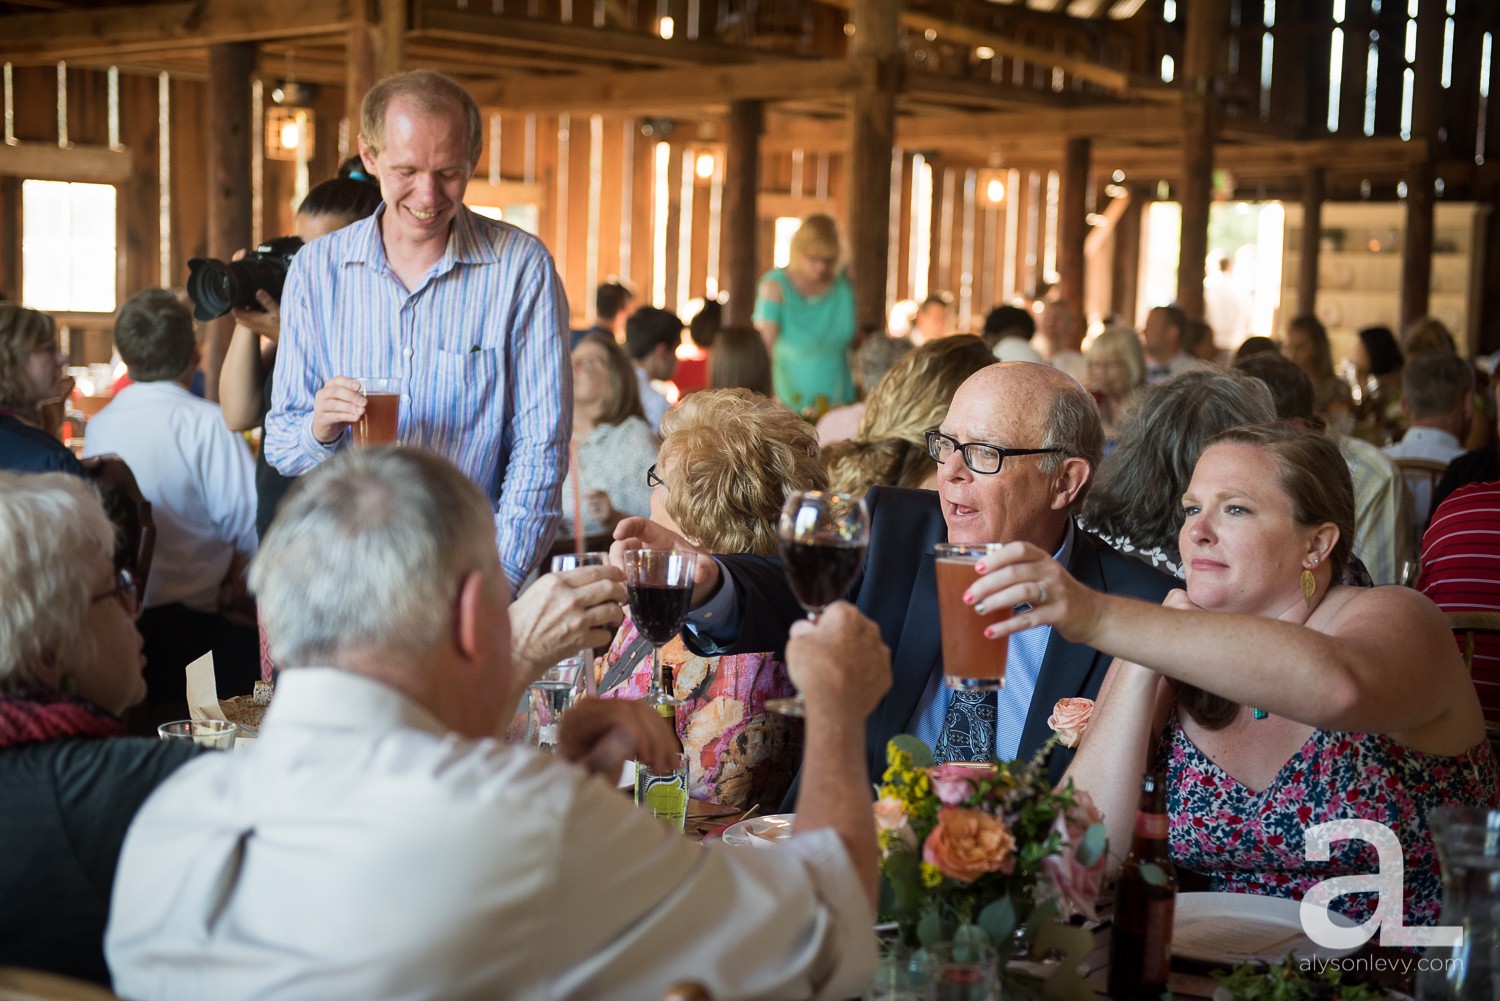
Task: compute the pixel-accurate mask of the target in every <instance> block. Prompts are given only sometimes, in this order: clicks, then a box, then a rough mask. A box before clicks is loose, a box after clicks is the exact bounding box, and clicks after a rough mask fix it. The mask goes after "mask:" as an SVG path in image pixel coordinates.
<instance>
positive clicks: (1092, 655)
mask: <svg viewBox="0 0 1500 1001" xmlns="http://www.w3.org/2000/svg"><path fill="white" fill-rule="evenodd" d="M865 504H866V506H867V507H868V508H869V511H870V548H869V552H868V555H867V556H866V558H865V566H864V570H863V571H862V572H861V574H860V576H859V578H858V579H857V580H856V581H855V582H854V586H853V588H852V590H851V592H850V593H851V600H852V601H853V602H854V604H855V605H856V607H858V608H859V610H860V611H861V612H863V613H864V614H865V615H867V616H869V617H870V618H871V619H873V620H874V621H875V623H876V624H877V625H878V626H879V627H880V636H881V639H883V640H884V641H885V645H886V646H888V647H890V650H891V690H890V691H889V692H888V693H887V694H886V696H885V698H883V699H882V700H881V701H880V704H879V705H877V706H876V707H875V710H874V712H872V713H871V714H870V718H869V720H868V721H867V723H866V726H865V754H866V763H867V765H868V767H869V770H870V779H871V781H872V782H874V781H878V780H879V778H880V776H881V774H882V773H883V772H884V771H885V747H886V742H887V741H889V740H890V738H891V737H894V736H895V735H896V734H898V733H910V732H911V731H912V729H913V727H914V726H915V723H916V720H915V716H916V709H917V702H918V701H919V700H920V699H921V697H922V692H923V691H924V690H925V689H926V688H927V683H928V680H929V679H930V678H931V677H932V673H933V671H936V670H941V669H942V637H941V634H940V632H939V625H938V603H937V576H936V569H935V561H934V558H933V555H932V547H933V544H934V543H937V542H943V541H945V540H946V539H947V537H948V527H947V524H946V523H945V522H944V521H943V512H942V506H941V504H940V502H939V500H938V495H937V494H936V493H934V492H933V491H930V490H905V489H901V488H898V487H875V488H872V489H871V490H870V492H869V494H868V495H866V498H865ZM719 560H720V562H721V563H722V564H723V566H724V568H725V570H726V572H728V573H729V574H730V576H732V577H733V578H734V584H735V588H736V590H737V592H738V595H739V612H740V618H739V622H738V623H735V622H724V623H721V624H719V625H718V626H717V627H716V628H714V629H711V630H706V631H703V632H700V633H699V634H698V637H697V641H695V639H694V637H693V634H692V633H686V634H685V638H686V639H687V641H688V645H689V646H690V647H693V648H694V649H695V650H697V651H698V652H699V653H703V654H716V653H744V652H751V651H758V650H776V651H781V650H782V649H783V648H784V647H785V645H786V637H787V630H788V629H789V628H791V624H792V622H794V621H795V620H796V619H797V618H799V617H800V616H801V615H802V614H803V612H802V609H801V607H800V606H798V604H797V601H796V599H795V598H794V597H793V596H792V593H791V588H790V587H789V585H788V584H787V582H786V578H785V576H784V575H783V574H782V572H781V564H780V563H779V562H778V561H777V560H773V559H766V558H763V557H755V556H721V557H719ZM1067 569H1068V572H1069V573H1071V574H1072V575H1073V576H1074V577H1075V578H1076V579H1077V580H1078V581H1079V582H1080V583H1082V584H1084V585H1086V586H1088V587H1091V588H1093V589H1094V590H1096V591H1103V592H1105V593H1107V594H1116V595H1125V596H1127V597H1132V598H1140V599H1142V600H1144V601H1149V602H1152V603H1154V604H1155V603H1160V602H1161V600H1162V599H1163V598H1164V597H1166V594H1167V592H1168V591H1170V590H1171V589H1172V588H1174V587H1177V586H1179V582H1178V581H1177V580H1176V579H1175V578H1172V577H1169V576H1167V575H1166V574H1164V573H1162V572H1160V571H1159V570H1155V569H1153V568H1151V567H1149V566H1147V565H1146V564H1144V563H1142V562H1140V561H1138V560H1133V559H1131V558H1129V557H1127V556H1123V555H1121V554H1120V553H1118V552H1116V551H1115V550H1113V549H1111V548H1109V547H1108V546H1106V545H1105V544H1104V543H1103V542H1101V541H1099V539H1097V538H1095V537H1094V536H1092V535H1090V534H1088V533H1087V532H1085V531H1083V530H1082V529H1079V530H1077V531H1076V532H1075V533H1074V537H1073V550H1072V556H1071V558H1070V559H1069V561H1068V567H1067ZM1111 660H1113V658H1112V657H1110V656H1109V655H1108V654H1104V653H1100V652H1099V651H1098V650H1095V649H1094V648H1093V647H1088V646H1083V645H1081V644H1078V643H1071V642H1069V641H1068V640H1066V639H1064V638H1063V637H1062V635H1061V634H1060V633H1058V632H1057V631H1056V630H1053V631H1052V634H1051V639H1050V640H1049V641H1048V643H1047V649H1046V652H1045V654H1044V655H1043V657H1042V666H1041V673H1040V674H1039V675H1038V677H1037V683H1036V692H1035V694H1033V695H1032V698H1031V708H1030V711H1029V712H1028V713H1027V715H1026V725H1025V729H1024V730H1023V731H1022V734H1021V745H1020V749H1019V754H1020V756H1021V757H1023V758H1025V757H1029V756H1030V755H1031V754H1033V753H1034V752H1035V751H1036V749H1037V748H1038V747H1040V746H1041V745H1042V744H1043V743H1045V742H1046V741H1047V739H1048V738H1049V737H1050V736H1051V735H1052V731H1051V729H1050V728H1049V727H1048V726H1047V717H1048V716H1050V715H1052V707H1053V705H1054V704H1056V702H1057V700H1058V699H1063V698H1080V697H1081V698H1090V699H1092V698H1095V697H1096V696H1097V695H1098V693H1099V685H1100V683H1101V682H1103V680H1104V675H1105V672H1106V671H1108V670H1109V664H1110V661H1111ZM1072 759H1073V752H1072V751H1071V750H1068V749H1067V748H1062V747H1059V748H1057V749H1056V750H1055V751H1054V752H1053V754H1052V758H1051V760H1050V761H1049V763H1048V765H1049V767H1048V771H1049V774H1051V776H1052V778H1053V779H1054V780H1056V779H1059V778H1061V777H1062V773H1063V772H1064V771H1065V770H1066V768H1067V766H1068V763H1069V762H1070V761H1072ZM795 795H796V790H795V787H794V789H793V792H792V794H791V795H789V796H788V802H790V801H791V799H792V797H794V796H795Z"/></svg>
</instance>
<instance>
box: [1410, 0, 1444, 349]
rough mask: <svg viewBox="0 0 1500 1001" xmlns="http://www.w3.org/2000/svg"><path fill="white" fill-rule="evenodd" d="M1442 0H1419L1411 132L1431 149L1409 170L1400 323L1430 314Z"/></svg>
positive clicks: (1440, 102)
mask: <svg viewBox="0 0 1500 1001" xmlns="http://www.w3.org/2000/svg"><path fill="white" fill-rule="evenodd" d="M1445 13H1446V10H1445V8H1444V5H1443V2H1442V0H1419V3H1418V7H1417V58H1416V62H1415V63H1414V64H1413V67H1412V69H1413V81H1412V121H1411V125H1412V136H1413V137H1414V138H1418V139H1424V140H1426V145H1427V155H1426V157H1424V158H1423V159H1422V161H1421V162H1419V163H1414V164H1412V169H1411V170H1410V171H1409V172H1408V173H1407V175H1406V240H1405V243H1404V245H1403V247H1402V250H1401V325H1402V326H1403V327H1404V326H1406V325H1407V324H1408V323H1411V322H1412V321H1413V320H1416V319H1419V318H1420V317H1423V316H1426V315H1427V311H1428V295H1429V293H1430V291H1431V289H1432V237H1433V217H1432V216H1433V195H1432V180H1433V177H1434V170H1433V163H1434V161H1435V160H1436V158H1437V156H1438V154H1439V152H1440V149H1439V147H1440V146H1441V143H1440V142H1439V136H1440V133H1441V127H1442V117H1443V92H1442V79H1441V74H1442V60H1443V32H1442V25H1443V18H1444V14H1445Z"/></svg>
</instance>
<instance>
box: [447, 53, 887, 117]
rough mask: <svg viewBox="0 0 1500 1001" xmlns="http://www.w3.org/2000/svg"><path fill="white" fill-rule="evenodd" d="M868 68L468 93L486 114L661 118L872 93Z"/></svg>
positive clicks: (618, 76) (685, 73)
mask: <svg viewBox="0 0 1500 1001" xmlns="http://www.w3.org/2000/svg"><path fill="white" fill-rule="evenodd" d="M875 74H876V66H875V63H874V62H873V61H871V60H852V59H842V60H807V61H800V60H782V61H779V62H775V63H767V64H761V65H756V66H717V67H707V66H702V67H694V68H692V69H670V70H641V71H637V72H633V73H604V74H588V75H573V76H562V75H557V76H548V77H529V78H521V79H516V80H510V81H498V82H494V83H477V84H474V85H472V86H471V88H470V90H471V92H472V93H473V94H474V98H475V100H477V101H478V102H479V103H480V104H481V105H484V106H486V107H501V108H515V109H517V110H526V111H542V112H547V111H570V110H589V111H611V112H622V111H636V112H642V113H644V112H653V111H664V110H667V109H671V108H677V107H702V106H705V105H717V104H725V103H728V102H729V101H739V100H777V99H779V98H788V97H801V96H803V95H805V94H808V93H816V94H820V95H827V96H829V97H833V98H837V97H839V96H841V95H848V94H851V93H857V92H859V91H862V90H865V89H867V88H869V87H872V86H874V83H875Z"/></svg>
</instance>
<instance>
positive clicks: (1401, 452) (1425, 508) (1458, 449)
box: [1381, 427, 1464, 528]
mask: <svg viewBox="0 0 1500 1001" xmlns="http://www.w3.org/2000/svg"><path fill="white" fill-rule="evenodd" d="M1381 451H1383V452H1385V454H1386V457H1387V458H1389V459H1391V460H1393V461H1394V460H1396V459H1429V460H1431V461H1433V462H1441V463H1443V464H1444V465H1447V464H1448V463H1450V462H1452V461H1453V460H1454V459H1456V458H1458V457H1459V456H1460V455H1462V454H1463V452H1464V446H1463V444H1462V443H1461V442H1460V441H1459V440H1458V438H1456V437H1455V436H1454V435H1453V434H1452V433H1451V432H1448V431H1444V430H1443V429H1442V428H1427V427H1411V428H1407V430H1406V434H1404V435H1402V436H1401V440H1400V441H1398V442H1396V443H1395V444H1394V445H1387V446H1386V447H1385V448H1383V449H1382V450H1381ZM1406 488H1407V489H1408V490H1410V491H1411V519H1412V524H1413V525H1415V526H1417V527H1418V528H1420V527H1422V526H1425V525H1426V524H1427V519H1428V517H1429V516H1430V515H1431V514H1432V481H1431V480H1429V479H1428V478H1427V476H1426V474H1422V475H1419V476H1408V477H1407V478H1406Z"/></svg>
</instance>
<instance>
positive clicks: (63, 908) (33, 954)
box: [0, 472, 197, 985]
mask: <svg viewBox="0 0 1500 1001" xmlns="http://www.w3.org/2000/svg"><path fill="white" fill-rule="evenodd" d="M114 535H115V532H114V528H113V526H112V525H111V524H110V522H109V519H108V517H106V516H105V513H104V507H103V505H102V504H101V503H100V501H99V497H98V495H97V494H96V493H95V492H94V489H93V487H91V486H90V485H89V484H88V483H87V482H86V481H85V480H83V479H81V478H79V477H76V476H70V475H67V474H65V473H39V474H20V473H9V472H0V802H3V803H4V804H5V809H4V810H3V811H0V841H3V842H4V844H5V846H6V850H5V851H4V852H0V966H23V967H29V968H33V969H41V970H48V971H51V972H54V973H62V974H66V975H68V976H72V977H79V978H82V979H86V980H91V981H94V982H97V983H101V984H106V985H107V984H108V983H109V972H108V970H107V968H106V967H105V964H104V948H103V940H104V923H105V918H106V917H107V915H108V913H109V898H110V890H111V887H112V886H113V884H114V874H115V863H116V861H117V860H118V858H119V854H120V845H121V843H122V841H123V840H124V838H125V830H126V828H127V827H129V825H130V821H131V818H133V817H134V816H135V813H136V810H137V809H138V808H139V807H140V805H141V803H143V802H144V801H145V799H146V797H147V796H149V795H150V794H151V792H152V790H154V789H155V788H156V786H157V784H158V783H159V782H161V780H162V779H164V778H165V777H166V776H167V775H169V774H170V773H171V772H172V771H174V770H175V769H176V768H177V767H178V766H179V765H181V764H182V763H183V762H185V761H187V760H188V759H189V758H190V757H192V756H193V755H194V754H195V753H196V752H197V749H196V748H195V747H194V746H193V745H192V744H190V743H187V742H183V741H160V740H154V739H147V738H133V737H125V736H124V733H125V728H124V726H123V725H122V724H121V722H120V719H119V716H120V714H122V713H123V712H124V711H125V710H127V709H129V708H130V707H131V706H133V705H135V704H136V703H138V702H140V701H141V699H142V698H143V697H144V696H145V694H146V683H145V680H144V679H143V677H142V674H141V670H142V668H143V667H144V665H145V660H144V658H143V657H142V655H141V637H140V634H139V633H138V632H136V629H135V617H136V615H137V614H138V613H139V611H140V594H139V592H138V591H137V589H136V586H135V581H134V580H133V579H132V578H131V577H130V575H129V572H128V571H122V570H117V569H116V568H115V565H114V563H113V561H112V558H111V554H112V553H113V552H114Z"/></svg>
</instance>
